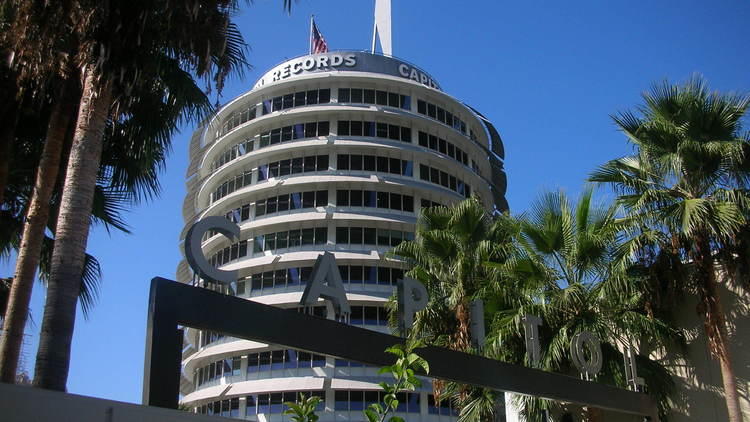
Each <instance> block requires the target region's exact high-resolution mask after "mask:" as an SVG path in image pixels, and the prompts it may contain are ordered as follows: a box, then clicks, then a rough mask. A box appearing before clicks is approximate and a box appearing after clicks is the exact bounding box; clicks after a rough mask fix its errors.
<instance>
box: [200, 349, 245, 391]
mask: <svg viewBox="0 0 750 422" xmlns="http://www.w3.org/2000/svg"><path fill="white" fill-rule="evenodd" d="M241 365H242V357H241V356H236V357H233V358H226V359H222V360H219V361H216V362H211V363H210V364H208V365H206V366H203V367H200V368H198V369H196V370H195V374H194V381H195V385H196V386H201V385H203V384H204V383H206V382H209V381H213V380H217V379H219V378H221V377H230V376H235V375H240V373H241V368H240V366H241Z"/></svg>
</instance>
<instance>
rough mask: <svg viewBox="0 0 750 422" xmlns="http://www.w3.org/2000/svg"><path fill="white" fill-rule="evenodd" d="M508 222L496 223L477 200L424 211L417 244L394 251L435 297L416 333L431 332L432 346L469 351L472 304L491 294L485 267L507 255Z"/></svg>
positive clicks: (419, 319) (420, 317) (404, 244)
mask: <svg viewBox="0 0 750 422" xmlns="http://www.w3.org/2000/svg"><path fill="white" fill-rule="evenodd" d="M504 221H505V220H503V219H498V220H495V219H494V218H493V217H492V216H491V215H490V213H489V212H488V211H487V210H486V209H485V207H484V206H483V205H482V203H481V202H480V200H479V199H478V198H476V197H472V198H470V199H467V200H465V201H463V202H460V203H458V204H456V205H454V206H452V207H441V206H439V207H431V208H426V209H422V211H421V214H420V216H419V221H418V223H417V230H416V233H415V239H414V240H411V241H405V242H402V243H401V244H399V245H398V246H396V247H395V248H394V249H393V251H392V252H391V254H392V255H393V256H395V257H398V258H401V259H403V260H405V261H406V262H407V264H409V265H410V267H411V270H410V271H409V273H408V274H409V275H410V276H412V277H414V278H415V279H416V280H419V281H420V282H422V284H424V285H425V287H426V288H427V291H428V292H429V295H430V301H429V304H428V306H427V308H426V309H425V310H423V311H421V312H420V313H419V314H418V315H417V318H416V320H415V323H414V331H415V332H417V333H423V334H424V333H430V335H431V337H432V342H433V343H436V344H439V345H442V346H446V347H448V348H450V349H452V350H458V351H468V350H470V348H471V341H470V339H471V336H470V332H469V327H470V312H469V310H470V306H471V301H472V300H473V299H478V298H481V296H482V294H483V292H484V291H485V290H486V289H487V283H486V280H487V271H485V268H484V267H483V266H482V265H481V263H483V262H486V261H490V260H500V259H501V256H503V255H504V254H506V253H507V250H506V249H505V248H506V246H507V242H506V239H507V237H508V233H507V231H506V226H505V225H504V224H503V223H504Z"/></svg>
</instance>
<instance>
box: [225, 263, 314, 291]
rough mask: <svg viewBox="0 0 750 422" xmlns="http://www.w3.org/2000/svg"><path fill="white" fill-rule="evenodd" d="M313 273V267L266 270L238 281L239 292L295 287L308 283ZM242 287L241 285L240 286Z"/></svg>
mask: <svg viewBox="0 0 750 422" xmlns="http://www.w3.org/2000/svg"><path fill="white" fill-rule="evenodd" d="M310 274H312V267H294V268H287V269H283V270H273V271H264V272H262V273H256V274H253V275H252V276H250V279H249V280H245V281H241V282H238V289H237V290H238V291H237V294H243V293H245V291H247V290H249V291H251V292H258V291H262V290H264V289H266V290H267V289H275V288H282V287H293V286H301V285H303V284H307V282H308V281H309V280H310ZM240 285H241V286H242V287H239V286H240Z"/></svg>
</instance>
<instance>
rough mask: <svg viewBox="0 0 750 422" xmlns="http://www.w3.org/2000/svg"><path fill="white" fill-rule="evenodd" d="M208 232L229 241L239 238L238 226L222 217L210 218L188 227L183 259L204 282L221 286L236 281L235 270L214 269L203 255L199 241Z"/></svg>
mask: <svg viewBox="0 0 750 422" xmlns="http://www.w3.org/2000/svg"><path fill="white" fill-rule="evenodd" d="M209 230H216V231H217V232H219V233H221V234H223V235H224V236H226V237H228V238H229V239H231V240H233V239H239V237H240V226H238V225H236V224H234V223H232V222H231V221H229V220H227V219H226V218H224V217H217V216H212V217H206V218H204V219H202V220H200V221H198V222H197V223H195V224H193V226H192V227H190V230H188V232H187V235H186V236H185V258H186V259H187V262H188V265H190V268H192V269H193V271H195V272H196V273H197V274H198V275H199V276H200V277H201V278H203V279H205V280H213V281H216V282H218V283H222V284H229V283H232V282H235V281H237V270H233V271H224V270H219V269H218V268H214V267H213V266H211V264H210V263H209V262H208V260H207V259H206V256H205V255H203V249H201V239H203V234H204V233H206V232H207V231H209Z"/></svg>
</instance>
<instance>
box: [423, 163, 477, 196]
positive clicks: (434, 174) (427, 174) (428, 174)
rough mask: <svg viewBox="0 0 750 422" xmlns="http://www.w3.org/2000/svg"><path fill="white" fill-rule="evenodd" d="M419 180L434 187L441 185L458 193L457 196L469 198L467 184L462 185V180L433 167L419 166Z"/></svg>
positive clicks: (469, 188)
mask: <svg viewBox="0 0 750 422" xmlns="http://www.w3.org/2000/svg"><path fill="white" fill-rule="evenodd" d="M419 178H420V179H422V180H425V181H427V182H431V183H434V184H436V185H441V186H443V187H445V188H448V189H450V190H452V191H454V192H456V193H458V194H459V195H463V196H464V197H466V198H468V197H470V196H471V186H469V185H468V184H467V183H464V181H463V180H461V179H459V178H457V177H456V176H453V175H450V174H448V173H446V172H444V171H442V170H440V169H437V168H435V167H430V166H427V165H424V164H420V165H419Z"/></svg>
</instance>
